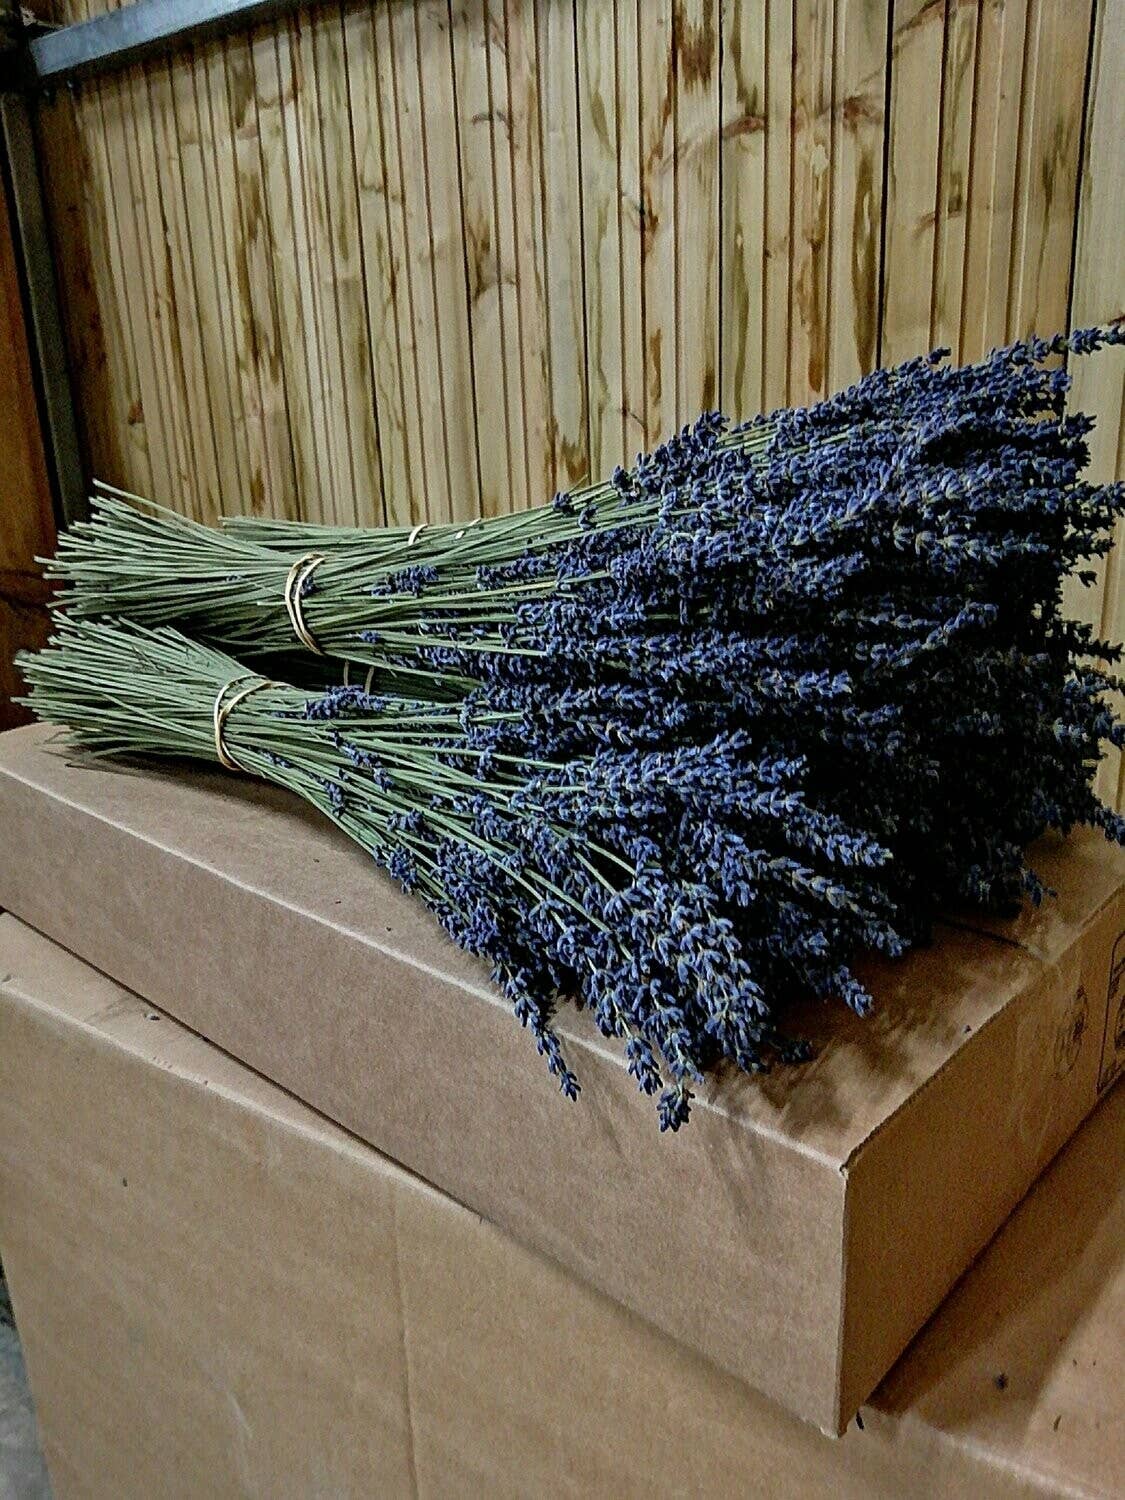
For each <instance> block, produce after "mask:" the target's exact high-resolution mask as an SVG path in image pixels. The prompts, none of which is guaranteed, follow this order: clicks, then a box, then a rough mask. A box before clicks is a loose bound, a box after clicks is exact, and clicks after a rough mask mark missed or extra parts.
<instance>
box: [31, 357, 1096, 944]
mask: <svg viewBox="0 0 1125 1500" xmlns="http://www.w3.org/2000/svg"><path fill="white" fill-rule="evenodd" d="M1121 337H1122V333H1121V330H1120V329H1109V330H1088V331H1085V332H1081V333H1077V334H1073V335H1070V336H1068V337H1061V338H1058V339H1053V340H1049V341H1046V340H1030V341H1027V342H1025V343H1022V344H1017V345H1013V346H1012V347H1011V348H1009V349H1004V350H999V351H997V352H996V353H994V354H993V355H991V356H990V357H989V358H988V359H986V360H982V361H980V362H979V363H977V364H975V365H969V366H965V367H962V368H951V367H948V366H945V365H944V364H943V363H942V362H941V359H940V357H939V356H937V355H934V356H929V357H927V358H923V359H919V360H914V361H911V362H910V363H908V364H907V365H904V366H902V367H900V368H898V369H896V370H893V371H880V372H876V373H875V374H873V375H871V376H869V377H867V378H866V379H864V380H862V381H860V382H859V383H858V384H857V385H856V386H855V387H853V388H852V389H851V390H849V391H846V392H844V393H842V394H841V395H840V396H837V397H834V398H833V399H832V400H830V401H827V402H823V403H821V404H820V405H818V406H815V407H812V408H810V409H808V410H802V411H789V412H780V413H775V414H774V415H773V416H772V417H771V418H769V419H767V420H763V421H761V422H759V423H756V424H753V425H752V426H751V427H750V428H744V429H741V430H739V431H738V432H736V433H734V434H730V433H728V432H726V430H725V426H724V423H723V421H722V419H721V418H719V417H717V416H715V415H711V416H707V417H704V418H701V419H700V421H699V423H697V424H696V426H695V427H694V428H693V429H691V430H686V431H685V432H683V433H681V434H680V435H679V436H678V437H676V438H674V439H672V440H671V441H670V442H668V443H666V444H663V445H661V447H660V448H659V449H658V450H657V451H656V452H655V453H654V454H653V455H650V456H649V457H647V458H643V459H641V460H639V461H638V463H637V465H636V466H635V467H634V469H633V470H631V471H629V472H628V473H625V472H619V473H618V474H617V475H615V476H614V479H613V481H612V482H611V484H610V485H608V486H601V487H599V488H598V489H597V490H596V492H593V493H594V498H593V499H591V498H590V496H591V492H590V491H584V492H582V493H581V494H580V495H579V496H577V497H561V498H560V499H559V500H558V501H557V502H556V504H555V506H553V507H549V508H546V509H544V510H540V511H537V512H530V513H528V514H527V515H525V516H521V517H513V518H500V519H497V520H493V521H487V522H484V523H482V524H481V525H480V526H479V527H477V528H470V529H468V530H464V529H463V528H462V529H459V530H453V531H450V529H448V528H446V529H445V530H438V531H435V532H433V533H432V534H430V535H427V534H426V533H425V532H422V533H420V534H418V535H414V534H413V533H411V534H407V535H405V536H404V535H403V534H402V533H401V532H400V533H395V534H387V535H385V536H384V535H383V534H381V533H374V534H373V533H368V532H364V533H358V534H350V533H342V534H334V533H329V532H327V531H325V530H324V529H317V530H315V531H314V532H310V533H308V534H307V535H306V534H305V533H304V531H303V529H301V528H298V529H297V530H298V531H299V532H300V534H301V536H302V538H303V540H302V541H301V542H300V543H298V546H300V547H303V546H304V545H305V544H306V543H307V542H315V544H316V546H317V547H318V548H319V549H320V550H319V552H318V553H316V554H314V555H315V556H320V557H323V558H324V561H323V562H322V563H318V564H317V566H316V568H315V570H313V571H309V561H308V554H307V553H305V552H303V551H296V553H295V554H294V553H293V552H291V551H287V550H286V547H285V538H286V537H288V536H289V535H290V533H291V532H292V531H293V530H294V528H286V527H279V526H274V525H271V524H269V523H245V524H241V525H239V526H238V527H237V528H233V529H232V530H231V532H230V534H228V535H226V536H221V535H219V534H217V533H214V532H211V531H208V530H207V529H205V528H199V527H194V526H193V525H192V523H189V522H179V521H174V520H169V519H167V518H159V517H157V518H154V517H152V516H147V515H143V514H141V513H140V512H138V511H137V510H136V509H135V508H133V507H129V506H127V505H120V504H118V503H113V504H110V505H106V506H104V507H103V508H102V509H101V510H100V511H99V512H98V514H97V515H96V516H95V519H94V521H93V522H92V523H91V524H90V526H89V527H87V528H85V529H83V530H80V531H78V532H76V533H75V534H74V535H73V536H72V537H71V538H70V539H66V540H64V543H63V548H62V550H61V552H60V559H59V561H58V563H57V565H56V569H55V574H56V576H58V577H61V578H64V579H65V580H66V581H67V582H68V583H69V584H70V589H69V591H68V595H67V605H68V608H69V609H70V610H71V611H72V612H74V613H76V614H80V615H90V616H97V615H99V614H101V613H105V612H107V611H118V612H120V613H122V614H125V615H129V616H131V617H135V618H138V619H141V620H145V621H151V622H156V621H178V622H181V623H186V624H188V625H189V626H190V627H191V628H192V629H193V630H198V631H200V632H201V633H202V634H204V635H206V636H207V637H208V638H210V639H213V640H216V641H218V642H221V643H222V644H224V645H226V646H230V647H232V648H235V649H238V650H239V651H240V652H244V653H246V654H248V655H250V656H251V657H252V658H253V659H254V661H255V662H265V663H267V664H268V663H273V662H276V661H291V660H292V657H291V653H292V652H293V651H294V649H301V646H302V642H303V644H304V646H305V648H306V649H305V653H304V654H305V657H306V661H312V660H315V659H318V658H315V657H314V648H324V647H327V648H328V649H330V650H331V651H332V652H333V653H334V654H336V655H338V656H339V657H341V658H342V659H345V660H350V661H353V662H358V663H362V664H365V665H373V666H375V667H377V669H378V670H379V671H380V672H381V673H385V672H395V673H398V674H405V675H403V676H402V677H401V680H402V681H404V682H411V681H413V682H415V683H416V684H420V685H421V686H419V687H417V688H416V690H418V691H422V690H423V689H424V690H425V691H426V692H427V693H428V694H430V695H433V696H438V697H441V696H450V697H452V698H460V697H465V696H466V695H467V700H466V701H467V703H468V712H467V715H466V717H465V720H464V729H465V733H466V735H467V736H468V738H469V743H470V744H471V745H472V746H473V747H474V748H476V749H478V750H487V749H490V748H491V749H493V750H502V751H504V752H505V753H521V754H526V755H531V756H538V757H541V758H558V757H568V756H573V755H593V754H595V753H597V752H598V751H599V750H600V749H603V748H606V747H613V748H620V749H623V750H628V751H630V752H632V753H633V754H634V756H635V757H636V758H637V761H638V763H640V762H642V761H645V760H646V758H651V757H654V756H656V757H659V756H675V755H676V754H677V753H680V752H681V751H683V750H684V749H685V748H686V747H692V746H696V745H700V744H703V745H706V744H709V743H711V742H713V741H714V740H715V738H716V737H717V736H719V735H722V734H734V733H746V734H748V735H749V736H750V737H751V739H752V740H753V742H754V743H755V744H758V745H767V746H771V747H773V749H774V750H775V751H776V752H777V753H778V754H780V755H783V756H785V757H787V758H789V759H792V760H797V759H799V760H801V761H802V763H803V764H804V766H805V768H806V769H805V772H804V773H803V774H804V776H805V788H804V796H805V797H806V799H807V801H808V803H809V805H810V806H811V807H814V808H816V809H817V810H818V811H819V812H822V813H823V814H824V815H825V816H827V817H829V818H833V817H834V818H838V819H841V820H843V821H845V822H847V823H848V824H852V823H856V822H858V823H860V824H862V826H863V828H864V829H865V831H866V832H867V833H869V834H870V836H871V837H872V838H874V839H875V840H876V841H877V842H878V843H879V844H880V845H881V846H883V847H885V848H888V849H890V850H891V851H892V853H893V854H894V879H893V881H888V882H887V885H888V891H891V890H892V888H893V900H894V901H895V921H896V925H897V926H898V928H899V929H900V930H901V931H902V932H903V933H905V934H907V935H909V936H911V937H919V936H921V935H923V934H924V933H925V932H926V931H927V929H928V926H929V924H930V922H931V920H932V917H933V914H934V912H935V911H936V910H937V908H938V907H939V906H940V905H941V904H942V903H943V902H947V901H952V900H970V901H977V902H982V903H985V904H991V905H1001V904H1004V903H1008V902H1011V901H1013V900H1015V899H1016V898H1018V897H1019V896H1020V895H1021V893H1023V892H1025V891H1028V892H1030V893H1031V894H1032V895H1033V896H1037V895H1039V894H1040V892H1039V887H1038V884H1037V882H1036V880H1035V877H1034V874H1033V872H1031V871H1030V870H1028V869H1027V867H1026V865H1025V862H1024V857H1023V851H1024V848H1025V847H1026V845H1027V844H1028V842H1029V841H1030V840H1032V839H1033V838H1034V837H1035V836H1036V835H1037V834H1038V833H1039V832H1041V831H1042V830H1043V829H1044V828H1047V827H1058V828H1062V829H1065V828H1068V827H1069V826H1071V825H1072V824H1073V823H1075V822H1093V823H1096V824H1098V825H1100V826H1102V827H1103V828H1104V829H1105V831H1106V832H1107V834H1108V835H1109V836H1110V837H1113V838H1117V839H1121V838H1122V837H1123V834H1125V826H1123V824H1122V821H1121V819H1120V818H1118V817H1117V816H1116V815H1115V814H1113V813H1111V812H1110V811H1109V810H1108V809H1106V808H1104V807H1102V806H1101V805H1100V804H1099V803H1098V802H1097V799H1096V798H1095V797H1094V795H1093V792H1092V790H1091V783H1092V775H1093V771H1094V769H1095V767H1096V763H1097V760H1098V757H1099V756H1100V754H1101V753H1102V746H1103V743H1104V742H1105V741H1107V740H1108V741H1110V742H1113V743H1117V744H1121V743H1122V739H1123V731H1122V728H1121V726H1120V724H1118V723H1117V722H1116V720H1115V719H1114V716H1113V714H1112V712H1111V711H1110V709H1109V707H1108V706H1107V705H1108V700H1107V694H1108V693H1109V692H1110V691H1111V690H1112V689H1114V688H1115V687H1116V686H1117V682H1116V679H1115V678H1114V677H1113V676H1112V675H1111V674H1110V673H1109V672H1108V671H1107V668H1109V667H1111V666H1112V665H1113V663H1114V662H1115V660H1116V659H1117V657H1118V655H1119V651H1118V648H1117V647H1115V646H1111V645H1108V644H1106V643H1101V642H1098V641H1096V640H1094V639H1093V637H1092V633H1091V632H1090V630H1089V629H1088V628H1087V627H1085V626H1083V625H1081V624H1080V623H1078V622H1076V621H1073V620H1068V619H1067V618H1066V617H1065V616H1064V614H1063V611H1062V606H1061V597H1062V595H1061V589H1062V581H1063V579H1064V577H1065V576H1066V575H1067V574H1068V573H1069V572H1070V571H1071V570H1072V569H1074V568H1076V567H1078V568H1081V566H1082V565H1083V561H1084V560H1085V559H1090V558H1094V557H1097V556H1098V555H1099V554H1101V553H1104V551H1105V550H1106V548H1107V547H1108V545H1109V539H1110V536H1111V534H1112V528H1113V526H1114V524H1115V523H1116V520H1117V518H1118V517H1119V516H1120V515H1121V514H1122V512H1123V510H1125V500H1123V492H1122V488H1121V487H1120V486H1101V487H1099V486H1093V485H1089V484H1086V483H1084V482H1083V481H1082V479H1081V474H1082V470H1083V467H1084V464H1085V462H1086V458H1087V450H1086V443H1085V438H1086V435H1087V433H1088V430H1089V422H1088V419H1086V418H1084V417H1082V416H1081V415H1072V416H1069V417H1068V416H1065V415H1064V398H1065V393H1066V385H1067V377H1066V375H1065V373H1064V372H1063V371H1062V370H1060V369H1057V368H1054V367H1052V364H1051V360H1052V359H1053V357H1055V356H1057V355H1060V354H1063V353H1067V352H1069V353H1071V354H1074V355H1084V354H1087V353H1089V352H1091V351H1092V350H1094V349H1096V348H1097V347H1098V346H1099V345H1100V344H1102V343H1109V342H1119V341H1120V339H1121ZM255 536H261V537H262V538H263V542H262V543H261V544H259V543H256V542H255V541H254V540H253V539H254V537H255ZM413 546H417V547H421V548H422V549H423V550H422V551H418V552H416V551H413V550H412V547H413ZM227 569H231V570H232V571H230V572H228V571H226V570H227ZM286 582H288V583H289V584H290V585H291V587H290V589H289V592H288V594H287V595H286V590H285V583H286ZM283 595H284V596H285V597H283ZM298 626H299V629H298V628H297V627H298ZM264 669H266V668H264ZM268 669H270V670H272V669H273V668H272V667H269V668H268ZM478 714H479V716H480V717H479V721H478V717H477V716H478ZM668 828H669V837H670V838H672V839H676V840H677V841H679V842H680V843H689V842H690V843H691V846H692V847H693V848H695V849H696V851H697V855H698V857H699V858H707V857H708V854H707V851H706V848H705V845H704V844H703V843H701V839H702V838H703V835H701V833H700V832H699V830H698V829H697V828H691V829H688V828H680V827H678V826H676V825H674V824H669V825H668ZM724 878H725V877H724ZM738 878H739V877H738V876H737V875H733V876H732V877H731V883H732V888H733V886H734V885H737V883H738Z"/></svg>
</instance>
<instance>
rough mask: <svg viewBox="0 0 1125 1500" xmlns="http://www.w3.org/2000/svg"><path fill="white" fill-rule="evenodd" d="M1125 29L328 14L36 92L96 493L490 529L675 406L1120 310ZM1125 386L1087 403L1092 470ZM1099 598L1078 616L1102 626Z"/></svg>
mask: <svg viewBox="0 0 1125 1500" xmlns="http://www.w3.org/2000/svg"><path fill="white" fill-rule="evenodd" d="M105 3H106V0H55V6H54V15H55V19H56V20H58V21H63V22H65V21H70V20H76V19H81V18H82V17H84V16H86V15H89V14H91V13H93V12H94V11H95V10H98V9H102V8H105ZM1123 31H1125V0H364V3H355V0H344V3H342V4H341V3H339V0H337V3H332V4H319V5H315V6H312V7H311V8H309V9H308V10H303V11H299V12H297V13H295V14H293V15H291V16H289V17H288V18H287V19H284V20H282V21H279V22H277V23H275V24H271V25H268V26H264V27H261V28H260V29H258V30H256V31H254V32H252V33H248V34H246V35H240V36H236V37H233V38H230V39H227V40H224V41H219V42H215V43H211V44H208V45H205V46H201V47H198V48H196V49H194V50H189V51H187V52H184V53H182V54H180V55H178V56H177V57H175V58H174V59H172V60H166V61H159V62H152V63H150V64H147V65H145V66H143V67H134V68H131V69H130V70H128V71H127V72H125V73H123V74H119V75H116V76H112V77H107V78H103V79H101V80H100V81H97V82H93V83H89V84H84V85H81V86H80V87H78V88H77V89H76V90H75V91H74V92H73V93H69V92H65V91H64V92H62V93H61V94H60V95H59V96H58V97H57V98H56V99H54V100H53V101H52V102H50V103H48V104H47V105H46V107H45V108H44V110H43V114H42V133H43V140H44V143H45V154H46V163H47V178H48V188H49V194H50V198H51V202H52V205H53V214H54V224H55V231H56V236H57V243H58V253H59V260H60V266H61V272H62V278H63V283H64V285H65V287H66V289H67V315H68V323H69V338H70V342H71V348H72V352H73V358H74V364H75V369H76V373H77V379H78V386H79V389H80V392H81V396H82V420H83V425H84V439H85V444H86V448H87V452H88V458H89V462H90V466H91V469H92V471H93V472H95V473H96V474H98V475H100V476H102V477H104V478H106V479H109V480H110V481H112V482H114V483H117V484H121V485H124V486H125V487H127V488H131V489H136V490H139V491H142V492H144V493H146V494H150V495H153V496H154V497H156V498H158V499H160V500H163V501H165V502H167V503H170V504H172V505H175V506H177V507H180V508H182V509H183V510H184V511H186V512H188V513H189V514H191V515H195V516H198V517H201V518H203V519H205V520H211V519H213V518H214V517H215V516H217V515H218V514H219V513H220V512H221V511H228V512H233V511H252V512H261V513H271V514H278V515H287V516H304V517H311V518H317V519H326V520H334V521H342V522H366V523H371V522H381V521H384V520H386V521H393V522H407V523H414V522H416V521H418V520H423V519H426V518H428V517H433V518H441V517H464V516H472V515H476V514H478V513H481V512H483V513H486V514H494V513H497V512H503V511H506V510H509V509H512V508H518V507H521V506H524V505H527V504H530V503H536V502H539V501H542V500H544V499H547V498H549V496H550V494H551V493H552V492H553V490H554V489H555V488H556V487H563V486H568V485H571V484H573V483H575V482H576V481H577V480H579V479H581V478H582V477H583V476H584V475H586V474H587V473H589V472H593V473H595V474H605V473H606V472H607V471H608V470H610V469H611V468H612V467H613V465H614V464H616V463H617V462H619V461H627V460H629V459H630V458H631V457H632V456H634V455H635V454H636V452H637V451H638V450H639V449H641V448H642V447H644V446H646V445H649V444H651V443H653V442H655V441H656V440H657V439H658V438H659V437H660V436H662V435H663V434H665V433H667V432H668V431H669V429H671V428H672V427H674V426H675V425H677V424H678V423H681V422H683V421H686V420H688V419H689V418H691V417H692V416H694V415H695V414H696V413H697V412H698V411H699V409H700V408H701V407H704V406H711V405H714V404H721V405H722V406H723V407H724V408H725V409H727V410H729V411H730V412H732V413H734V414H736V415H739V416H746V415H749V414H751V413H753V412H754V411H756V410H758V409H760V408H763V407H767V408H768V407H771V406H774V405H778V404H782V403H790V402H805V401H808V400H810V399H813V398H816V397H818V396H821V395H824V394H826V393H828V392H830V391H832V390H835V389H838V388H839V387H841V386H842V385H845V384H847V383H848V382H850V381H851V380H853V379H855V378H856V376H858V375H859V374H861V373H862V372H864V371H866V370H869V369H871V368H872V366H874V365H875V364H877V363H879V362H887V361H893V360H898V359H900V358H904V357H907V356H909V355H912V354H915V353H917V352H919V351H921V350H924V349H927V348H929V347H931V346H932V345H934V344H936V343H945V344H948V345H950V346H951V347H952V348H953V350H954V353H955V355H957V356H958V357H963V358H972V357H974V356H977V355H979V354H980V353H982V352H983V351H985V350H987V349H988V348H989V347H991V346H993V345H995V344H996V343H1000V342H1004V341H1006V340H1008V339H1011V338H1014V337H1017V336H1019V335H1021V334H1023V333H1025V332H1028V331H1030V330H1032V329H1035V330H1039V331H1053V330H1055V329H1057V328H1059V327H1061V326H1063V325H1065V324H1066V322H1067V319H1068V315H1070V314H1072V315H1073V317H1074V318H1076V319H1078V320H1080V321H1092V320H1101V319H1107V318H1111V317H1115V316H1119V315H1120V313H1121V310H1122V309H1121V297H1122V286H1121V283H1122V277H1121V276H1120V274H1119V269H1118V267H1119V260H1120V245H1121V243H1122V237H1121V233H1120V230H1121V212H1122V199H1123V196H1125V195H1123V192H1122V186H1123V184H1122V170H1121V165H1120V164H1121V161H1122V145H1123V142H1122V118H1121V112H1122V91H1123V83H1122V80H1123V77H1125V36H1123ZM1115 231H1116V232H1115ZM1120 373H1121V370H1120V361H1116V362H1115V361H1112V360H1111V361H1106V362H1104V364H1103V365H1099V366H1098V368H1097V370H1094V369H1091V370H1090V371H1089V372H1088V373H1087V374H1084V375H1083V376H1082V384H1081V395H1082V399H1083V400H1084V401H1086V402H1094V403H1095V404H1097V405H1098V406H1099V407H1101V408H1103V409H1104V411H1105V413H1106V426H1105V428H1104V430H1103V432H1102V433H1101V435H1100V436H1099V443H1098V463H1099V464H1100V466H1101V467H1102V469H1103V470H1104V471H1105V472H1109V471H1110V470H1112V468H1113V467H1114V465H1115V464H1116V463H1117V462H1118V461H1119V460H1118V454H1119V450H1120V426H1121V401H1120ZM1111 429H1112V430H1111ZM1115 433H1116V434H1117V436H1116V437H1115V435H1114V434H1115ZM1116 579H1117V571H1116V566H1115V565H1114V566H1111V568H1110V569H1109V570H1108V572H1107V574H1106V587H1105V588H1104V589H1103V590H1102V592H1101V595H1100V596H1099V597H1098V598H1093V597H1090V598H1086V599H1084V600H1083V601H1081V602H1082V607H1083V608H1084V609H1086V610H1087V611H1088V612H1089V611H1093V613H1094V614H1095V615H1097V616H1099V618H1103V619H1104V620H1105V623H1106V624H1107V627H1113V628H1114V629H1116V630H1117V631H1118V633H1120V631H1121V629H1122V627H1123V626H1125V619H1122V618H1121V616H1122V607H1121V605H1120V603H1119V600H1118V591H1117V583H1116Z"/></svg>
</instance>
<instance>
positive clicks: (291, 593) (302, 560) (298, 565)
mask: <svg viewBox="0 0 1125 1500" xmlns="http://www.w3.org/2000/svg"><path fill="white" fill-rule="evenodd" d="M323 561H324V554H323V552H306V553H305V555H304V556H303V557H299V558H298V559H297V561H296V562H295V563H294V564H293V566H292V567H291V568H290V569H289V573H288V575H287V577H286V579H285V610H286V613H287V614H288V616H289V623H290V625H292V627H293V633H294V635H295V636H296V637H297V639H298V640H299V641H300V642H301V645H302V646H306V647H307V648H308V649H309V650H310V651H314V652H315V653H316V655H317V656H323V655H324V651H323V650H322V649H321V647H320V646H319V645H318V644H317V640H316V637H315V636H314V635H313V633H312V631H311V630H310V629H309V627H308V626H307V625H306V624H305V617H304V615H303V614H302V612H301V591H302V589H303V588H304V586H305V584H306V583H308V581H309V579H310V578H311V577H312V576H313V574H314V573H315V572H316V570H317V568H319V567H320V565H321V563H322V562H323Z"/></svg>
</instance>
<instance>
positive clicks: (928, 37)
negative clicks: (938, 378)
mask: <svg viewBox="0 0 1125 1500" xmlns="http://www.w3.org/2000/svg"><path fill="white" fill-rule="evenodd" d="M944 17H945V7H944V5H943V4H942V0H895V6H894V34H893V38H892V44H891V87H890V118H889V120H888V122H887V129H888V132H889V145H888V152H887V203H886V229H885V236H884V238H885V244H886V259H885V261H884V264H883V290H882V299H883V301H882V319H881V338H880V349H879V353H880V362H881V363H882V364H896V363H897V362H898V361H899V360H902V359H908V358H910V356H911V355H914V354H919V353H921V352H922V351H923V350H925V349H926V348H927V347H928V346H929V343H930V326H931V308H932V304H933V269H934V237H935V225H936V217H937V216H936V203H937V189H938V173H939V170H940V142H941V133H940V130H941V112H940V108H935V105H936V104H938V101H940V98H941V81H942V60H943V54H944V39H945V32H944ZM923 100H925V101H926V106H923V105H922V102H921V101H923Z"/></svg>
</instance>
